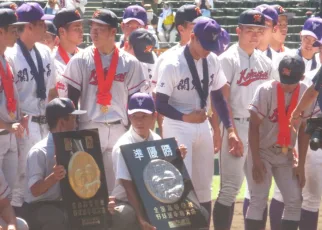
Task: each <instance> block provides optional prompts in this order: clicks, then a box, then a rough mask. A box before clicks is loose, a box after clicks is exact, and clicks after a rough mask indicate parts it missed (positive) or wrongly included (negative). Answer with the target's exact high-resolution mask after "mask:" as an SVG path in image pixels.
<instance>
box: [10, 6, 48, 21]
mask: <svg viewBox="0 0 322 230" xmlns="http://www.w3.org/2000/svg"><path fill="white" fill-rule="evenodd" d="M16 13H17V16H18V21H19V22H34V21H39V20H52V19H53V16H52V15H47V14H44V10H43V9H42V8H41V6H40V5H39V4H38V3H36V2H28V3H24V4H22V5H21V6H20V7H18V9H17V10H16Z"/></svg>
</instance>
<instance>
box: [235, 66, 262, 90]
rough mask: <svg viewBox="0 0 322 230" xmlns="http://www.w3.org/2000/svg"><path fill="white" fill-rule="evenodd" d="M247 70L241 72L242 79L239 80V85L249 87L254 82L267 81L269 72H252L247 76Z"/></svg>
mask: <svg viewBox="0 0 322 230" xmlns="http://www.w3.org/2000/svg"><path fill="white" fill-rule="evenodd" d="M246 72H247V69H244V70H242V71H241V72H240V78H239V79H238V80H237V85H239V86H248V85H250V84H251V83H252V82H254V81H260V80H267V79H268V72H264V71H258V72H256V71H254V70H251V71H249V72H248V73H247V74H246Z"/></svg>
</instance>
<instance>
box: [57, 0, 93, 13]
mask: <svg viewBox="0 0 322 230" xmlns="http://www.w3.org/2000/svg"><path fill="white" fill-rule="evenodd" d="M86 4H87V0H60V7H61V8H67V9H76V8H80V9H81V11H82V12H83V13H85V5H86Z"/></svg>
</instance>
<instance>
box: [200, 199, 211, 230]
mask: <svg viewBox="0 0 322 230" xmlns="http://www.w3.org/2000/svg"><path fill="white" fill-rule="evenodd" d="M200 204H201V206H202V207H203V208H204V209H205V210H206V212H207V214H205V217H206V220H207V222H208V226H209V225H210V216H211V201H209V202H204V203H200Z"/></svg>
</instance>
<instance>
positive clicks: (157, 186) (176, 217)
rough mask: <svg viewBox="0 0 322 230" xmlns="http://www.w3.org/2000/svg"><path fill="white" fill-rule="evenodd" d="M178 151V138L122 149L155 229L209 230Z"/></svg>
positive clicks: (124, 146)
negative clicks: (176, 139)
mask: <svg viewBox="0 0 322 230" xmlns="http://www.w3.org/2000/svg"><path fill="white" fill-rule="evenodd" d="M177 148H178V146H177V143H176V141H175V139H174V138H170V139H163V140H158V141H145V142H140V143H135V144H129V145H123V146H120V149H121V152H122V155H123V157H124V160H125V163H126V165H127V167H128V170H129V172H130V174H131V177H132V180H133V182H134V183H135V186H136V189H137V191H138V194H139V196H140V199H141V202H142V203H143V206H144V209H145V213H146V215H147V217H148V221H149V223H150V224H151V225H153V226H155V227H156V228H157V229H162V230H172V229H180V230H182V229H185V230H197V229H208V223H207V221H206V218H205V216H204V215H203V213H202V211H201V206H200V203H199V201H198V199H197V196H196V193H195V191H194V188H193V185H192V182H191V179H190V177H189V174H188V172H187V170H186V167H185V165H184V162H183V159H182V157H181V155H180V153H179V152H178V151H177ZM181 183H182V186H181Z"/></svg>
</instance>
